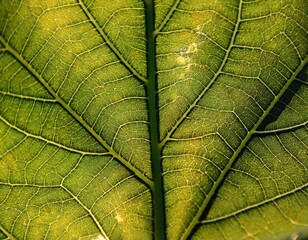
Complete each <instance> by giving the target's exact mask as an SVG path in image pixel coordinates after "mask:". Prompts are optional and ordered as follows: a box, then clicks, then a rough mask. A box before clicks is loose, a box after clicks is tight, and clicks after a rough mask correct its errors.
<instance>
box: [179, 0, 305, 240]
mask: <svg viewBox="0 0 308 240" xmlns="http://www.w3.org/2000/svg"><path fill="white" fill-rule="evenodd" d="M241 5H242V2H241V3H240V8H239V9H240V11H241ZM240 11H239V12H240ZM239 18H240V16H239ZM307 62H308V57H306V58H305V60H304V61H303V62H302V63H301V65H299V67H298V68H297V70H296V71H295V72H294V73H293V75H292V76H291V78H290V79H289V80H288V81H287V83H286V84H285V85H284V86H283V88H282V89H281V91H280V92H279V94H278V95H277V96H276V97H275V98H274V100H273V101H272V102H271V104H270V105H269V106H268V108H267V109H266V110H265V111H264V113H263V114H262V116H261V117H260V118H259V120H258V121H257V122H256V123H255V125H254V126H253V128H252V129H251V130H250V131H249V132H248V133H247V135H246V137H245V138H244V139H243V140H242V142H241V144H240V145H239V147H238V149H237V150H236V151H235V152H234V154H233V155H232V157H231V158H230V160H229V162H228V164H227V165H226V166H225V168H224V170H223V171H222V172H221V174H220V175H219V177H218V178H217V180H216V182H215V183H214V185H213V187H212V188H211V190H210V192H209V193H208V195H207V197H206V198H205V199H204V201H203V203H202V205H201V207H200V208H199V210H198V212H197V214H196V215H195V217H194V218H193V220H192V223H191V224H190V225H189V227H188V228H187V230H186V232H185V233H186V235H183V236H186V237H187V236H188V235H189V234H190V232H191V231H192V229H193V228H194V226H195V225H196V224H198V222H199V219H200V218H201V216H202V213H203V212H204V210H205V208H206V206H207V205H208V203H209V202H210V200H211V198H212V196H213V195H214V193H215V192H216V190H217V188H218V187H219V186H220V184H221V182H222V181H223V180H224V177H225V176H226V174H227V173H228V172H229V170H230V168H231V167H232V165H233V163H234V162H235V160H236V159H237V158H238V156H239V154H240V153H241V152H242V150H243V149H244V148H245V146H246V145H247V143H248V141H249V140H250V139H251V137H252V135H253V134H255V133H256V130H257V128H258V127H259V126H260V124H261V123H262V122H263V121H264V119H265V118H266V116H267V115H268V114H269V112H270V111H271V110H272V109H273V107H274V106H275V105H276V103H277V102H278V101H279V100H280V98H281V97H282V96H283V95H284V93H285V91H286V90H288V88H289V86H290V85H291V84H292V82H293V81H294V80H295V78H296V76H297V75H298V74H299V72H300V71H301V70H302V68H303V67H304V66H305V65H306V64H307ZM185 233H184V234H185ZM184 239H185V237H184Z"/></svg>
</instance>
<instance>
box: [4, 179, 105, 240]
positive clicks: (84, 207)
mask: <svg viewBox="0 0 308 240" xmlns="http://www.w3.org/2000/svg"><path fill="white" fill-rule="evenodd" d="M0 185H5V186H11V187H24V186H27V187H36V188H38V189H40V188H62V189H63V190H64V191H66V192H67V193H68V194H69V195H70V196H71V197H72V198H73V199H74V200H75V201H76V202H78V203H79V204H80V206H81V207H82V208H83V209H84V210H85V211H86V212H87V213H88V214H89V216H90V217H91V218H92V219H93V221H94V223H95V225H96V226H97V227H98V229H99V230H100V232H101V233H102V235H103V236H104V237H105V239H109V238H108V236H107V234H106V233H105V231H104V230H103V228H102V226H101V224H100V222H99V220H98V219H97V218H96V216H95V215H94V214H93V213H92V211H91V209H89V208H88V207H87V206H85V205H84V204H83V203H82V202H81V200H80V199H79V198H78V197H77V196H75V195H74V194H73V193H72V192H71V191H70V190H69V189H67V188H66V187H65V186H64V185H51V186H41V185H37V184H22V183H2V182H0ZM0 230H2V229H1V225H0Z"/></svg>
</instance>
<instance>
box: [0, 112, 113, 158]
mask: <svg viewBox="0 0 308 240" xmlns="http://www.w3.org/2000/svg"><path fill="white" fill-rule="evenodd" d="M0 120H1V121H3V122H4V123H5V124H6V125H8V126H9V127H10V128H13V129H15V130H16V131H18V132H20V133H22V134H24V135H26V136H27V137H32V138H34V139H39V140H41V141H44V142H46V143H48V144H51V145H54V146H57V147H59V148H62V149H65V150H67V151H70V152H75V153H79V154H82V155H95V156H104V155H110V153H109V152H86V151H82V150H78V149H74V148H70V147H67V146H65V145H62V144H60V143H57V142H54V141H51V140H48V139H46V138H43V137H41V136H37V135H34V134H31V133H28V132H26V131H24V130H22V129H20V128H19V127H17V126H14V125H13V124H11V123H10V122H8V121H7V120H6V119H4V118H3V117H2V116H0Z"/></svg>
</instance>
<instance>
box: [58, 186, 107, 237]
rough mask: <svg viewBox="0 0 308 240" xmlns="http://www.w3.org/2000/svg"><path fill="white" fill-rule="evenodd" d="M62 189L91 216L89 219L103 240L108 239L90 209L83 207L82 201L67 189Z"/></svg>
mask: <svg viewBox="0 0 308 240" xmlns="http://www.w3.org/2000/svg"><path fill="white" fill-rule="evenodd" d="M62 188H63V189H64V190H65V191H66V192H67V193H68V194H69V195H71V196H72V197H73V198H74V199H75V200H76V201H77V202H78V203H79V204H80V206H82V208H83V209H85V210H86V211H87V212H88V214H89V215H90V216H91V218H92V219H93V221H94V223H95V224H96V226H97V227H98V229H99V230H100V232H101V233H102V235H103V237H104V238H105V239H109V237H108V236H107V234H106V232H105V231H104V229H103V228H102V226H101V224H100V222H99V220H98V219H97V218H96V216H95V215H94V214H93V213H92V211H91V209H89V208H88V207H87V206H86V205H84V204H83V203H82V201H81V200H80V199H79V198H78V197H77V196H75V195H74V194H73V193H72V192H71V191H70V190H69V189H67V188H66V187H65V186H62Z"/></svg>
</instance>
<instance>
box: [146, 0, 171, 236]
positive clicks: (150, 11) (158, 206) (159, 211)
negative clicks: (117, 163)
mask: <svg viewBox="0 0 308 240" xmlns="http://www.w3.org/2000/svg"><path fill="white" fill-rule="evenodd" d="M145 5H146V25H147V33H146V34H147V52H148V55H147V66H148V68H147V72H148V82H147V85H146V86H147V96H148V110H149V122H150V142H151V160H152V173H153V180H154V189H153V203H154V206H153V209H154V235H155V239H160V240H164V239H166V236H165V215H164V212H165V211H164V210H165V209H164V194H163V182H162V165H161V164H162V163H161V152H160V148H159V146H158V144H159V125H158V122H159V119H158V99H157V79H156V60H155V52H156V51H155V36H154V3H153V0H145Z"/></svg>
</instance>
